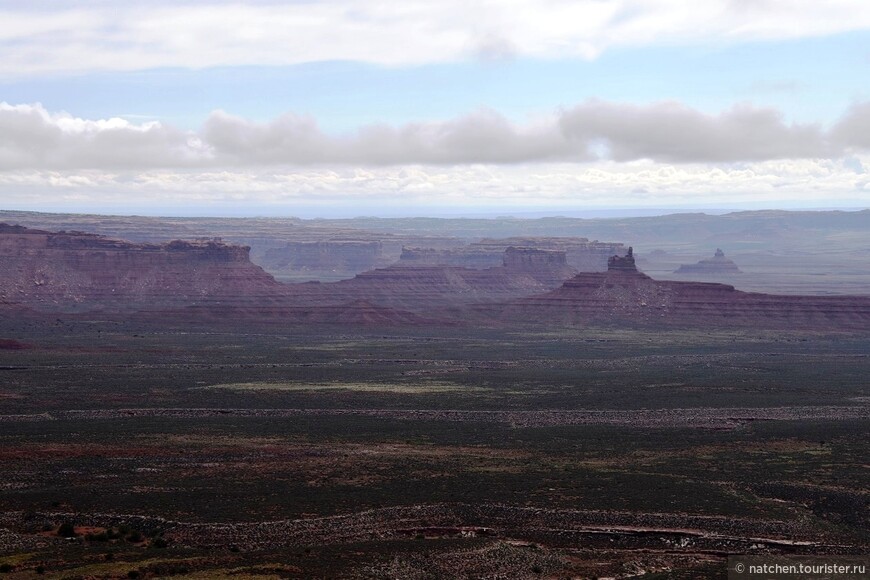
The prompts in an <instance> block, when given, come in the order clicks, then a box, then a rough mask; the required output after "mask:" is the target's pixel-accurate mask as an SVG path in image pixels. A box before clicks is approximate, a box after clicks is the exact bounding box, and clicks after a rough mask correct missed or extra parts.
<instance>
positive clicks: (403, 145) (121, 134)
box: [0, 100, 870, 171]
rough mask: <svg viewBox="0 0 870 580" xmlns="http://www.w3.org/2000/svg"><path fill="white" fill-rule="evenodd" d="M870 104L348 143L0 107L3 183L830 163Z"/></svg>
mask: <svg viewBox="0 0 870 580" xmlns="http://www.w3.org/2000/svg"><path fill="white" fill-rule="evenodd" d="M868 134H870V104H867V103H863V104H856V105H854V106H853V107H852V108H851V109H849V110H848V111H847V112H846V114H845V115H844V116H843V117H842V119H841V120H840V121H839V122H838V123H836V124H835V126H834V127H833V129H831V130H824V129H823V128H822V127H820V126H818V125H799V124H789V123H786V122H784V121H783V119H782V116H781V115H780V114H779V113H778V112H777V111H776V110H773V109H763V108H753V107H750V106H748V105H740V106H736V107H733V108H731V109H730V110H727V111H724V112H722V113H720V114H718V115H710V114H706V113H701V112H699V111H697V110H694V109H691V108H689V107H687V106H685V105H682V104H680V103H676V102H663V103H654V104H650V105H630V104H622V103H610V102H605V101H596V100H592V101H587V102H584V103H581V104H579V105H577V106H575V107H572V108H569V109H565V110H562V111H558V112H556V113H554V114H553V115H552V116H551V117H549V118H543V119H539V120H538V121H536V122H534V123H529V124H525V125H517V124H514V123H511V122H509V121H508V120H507V119H506V118H504V117H503V116H501V115H499V114H498V113H496V112H494V111H491V110H480V111H477V112H474V113H472V114H468V115H465V116H462V117H458V118H455V119H451V120H447V121H438V122H435V121H431V122H416V123H408V124H405V125H401V126H391V125H386V124H375V125H368V126H364V127H362V128H360V129H359V130H357V131H356V132H353V133H350V134H345V135H330V134H327V133H325V132H324V131H322V130H321V129H320V128H319V127H318V125H317V122H316V120H315V119H313V118H310V117H300V116H296V115H292V114H287V115H282V116H280V117H278V118H276V119H274V120H272V121H270V122H266V123H258V122H253V121H249V120H247V119H243V118H240V117H235V116H232V115H229V114H227V113H225V112H222V111H216V112H214V113H212V114H211V115H210V116H209V117H208V119H206V121H205V123H204V124H203V126H202V128H201V129H200V130H199V131H182V130H180V129H177V128H174V127H172V126H170V125H166V124H163V123H160V122H155V121H149V122H145V123H141V124H134V123H131V122H129V121H126V120H124V119H117V118H113V119H100V120H89V119H81V118H77V117H73V116H71V115H69V114H66V113H51V112H49V111H47V110H46V109H45V108H44V107H42V106H41V105H38V104H37V105H8V104H6V103H0V171H13V170H17V169H41V170H69V169H101V170H109V171H113V170H121V169H159V168H200V169H213V168H217V167H231V168H240V167H281V166H297V167H302V166H324V165H344V166H358V167H367V166H382V165H409V164H423V165H469V164H522V163H544V162H557V161H570V162H574V163H589V162H591V161H595V160H613V161H618V162H629V161H636V160H641V159H650V160H653V161H658V162H664V163H675V164H687V163H719V164H722V163H737V162H745V161H767V160H775V159H812V158H819V159H824V158H828V159H832V158H838V157H840V156H842V155H844V154H847V153H849V152H861V151H866V150H868V149H870V141H868V138H867V135H868Z"/></svg>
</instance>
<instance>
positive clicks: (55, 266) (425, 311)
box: [0, 226, 576, 325]
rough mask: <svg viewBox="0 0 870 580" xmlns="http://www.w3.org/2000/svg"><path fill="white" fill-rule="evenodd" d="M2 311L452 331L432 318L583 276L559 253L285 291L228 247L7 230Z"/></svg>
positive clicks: (402, 270)
mask: <svg viewBox="0 0 870 580" xmlns="http://www.w3.org/2000/svg"><path fill="white" fill-rule="evenodd" d="M0 257H2V260H3V264H4V268H3V270H2V272H0V306H3V305H5V306H6V307H7V308H12V309H14V310H15V311H16V312H17V313H23V312H25V311H30V310H32V311H35V312H36V313H40V312H41V313H83V312H95V311H99V312H102V313H104V314H111V313H118V314H122V315H125V316H126V315H131V314H133V313H140V314H141V313H145V314H144V316H146V317H148V316H153V317H156V318H159V317H161V316H165V317H166V318H167V319H172V320H187V319H200V320H204V321H220V320H221V319H227V318H230V319H235V318H244V319H257V320H261V321H264V322H266V321H276V322H277V321H283V322H300V323H323V324H345V323H346V324H384V325H394V324H426V323H432V322H434V321H438V322H449V321H448V320H447V319H446V318H444V317H439V316H432V315H430V312H431V311H432V310H433V309H439V308H441V309H449V308H461V307H463V306H466V305H469V304H476V303H485V302H499V301H502V302H503V301H508V300H512V299H515V298H518V297H521V296H528V295H532V294H536V293H540V292H545V291H547V290H550V289H553V288H556V287H558V286H559V285H560V284H561V283H562V282H563V281H564V280H566V279H568V278H570V277H571V276H573V275H574V274H575V273H576V272H575V271H574V270H572V269H571V268H569V267H567V266H565V256H564V254H563V253H559V252H549V251H541V250H529V249H512V250H511V251H510V252H507V253H505V255H504V256H503V262H504V265H502V266H498V267H496V268H489V269H486V270H473V269H468V268H454V267H446V266H422V267H417V268H414V267H391V268H382V269H374V270H371V271H369V272H365V273H362V274H359V275H357V276H356V277H354V278H352V279H349V280H343V281H340V282H330V283H297V284H282V283H279V282H277V281H275V279H274V278H272V276H270V275H269V274H267V273H266V272H264V271H263V270H262V269H261V268H260V267H258V266H255V265H254V264H252V263H251V262H250V260H249V257H248V248H246V247H240V246H232V245H227V244H224V243H223V242H221V241H220V240H200V241H193V242H188V241H173V242H168V243H165V244H146V243H131V242H125V241H121V240H115V239H111V238H106V237H103V236H97V235H93V234H84V233H80V232H58V233H51V232H45V231H41V230H29V229H26V228H21V227H15V226H2V227H0Z"/></svg>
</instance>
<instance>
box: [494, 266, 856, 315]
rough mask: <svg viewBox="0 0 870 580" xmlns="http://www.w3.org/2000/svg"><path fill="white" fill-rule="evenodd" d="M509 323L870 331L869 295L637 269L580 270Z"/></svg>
mask: <svg viewBox="0 0 870 580" xmlns="http://www.w3.org/2000/svg"><path fill="white" fill-rule="evenodd" d="M501 316H502V319H503V320H504V321H512V322H526V323H528V322H538V323H545V324H566V325H585V324H601V323H604V324H616V325H642V326H686V327H705V326H710V327H751V328H783V329H788V328H796V329H797V328H800V329H820V330H822V329H823V330H837V329H859V330H870V297H867V296H777V295H772V294H756V293H751V292H741V291H739V290H735V289H734V287H733V286H729V285H726V284H715V283H707V282H677V281H660V280H653V279H652V278H650V277H649V276H647V275H645V274H642V273H640V272H637V271H630V270H611V271H608V272H594V273H592V272H587V273H581V274H578V275H577V276H575V277H574V278H572V279H570V280H568V281H567V282H565V283H564V284H563V285H562V286H561V287H560V288H558V289H556V290H553V291H551V292H548V293H545V294H542V295H539V296H533V297H528V298H524V299H520V300H517V301H515V302H513V303H512V304H510V305H508V306H507V307H506V308H505V309H504V310H503V311H502V313H501Z"/></svg>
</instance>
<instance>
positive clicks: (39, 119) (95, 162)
mask: <svg viewBox="0 0 870 580" xmlns="http://www.w3.org/2000/svg"><path fill="white" fill-rule="evenodd" d="M207 157H208V151H207V150H206V149H205V148H204V146H203V145H202V143H201V142H200V141H199V140H198V139H197V137H196V136H195V135H190V134H186V133H185V132H182V131H180V130H178V129H174V128H172V127H169V126H166V125H163V124H161V123H158V122H149V123H145V124H141V125H134V124H131V123H129V122H128V121H125V120H124V119H118V118H112V119H102V120H96V121H93V120H87V119H80V118H76V117H73V116H71V115H68V114H66V113H57V114H51V113H49V112H48V111H46V110H45V109H44V108H43V107H42V106H41V105H14V106H13V105H9V104H7V103H0V170H13V169H21V168H45V169H70V168H99V169H115V168H145V167H179V166H188V165H195V164H201V163H202V162H204V161H205V160H206V158H207Z"/></svg>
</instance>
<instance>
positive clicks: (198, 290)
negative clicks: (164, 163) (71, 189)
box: [0, 225, 283, 312]
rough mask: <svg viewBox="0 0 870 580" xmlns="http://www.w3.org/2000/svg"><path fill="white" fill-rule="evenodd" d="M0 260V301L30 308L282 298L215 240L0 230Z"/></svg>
mask: <svg viewBox="0 0 870 580" xmlns="http://www.w3.org/2000/svg"><path fill="white" fill-rule="evenodd" d="M0 260H2V271H0V302H2V303H5V304H6V305H7V306H8V305H20V306H21V307H23V308H30V309H33V310H36V311H50V312H77V311H88V310H104V309H110V310H111V309H144V310H148V309H152V308H163V307H169V306H172V305H179V304H189V303H192V302H195V301H214V300H230V299H236V298H237V297H239V296H244V297H245V299H246V300H249V299H261V298H262V299H268V298H274V297H276V296H279V295H282V294H283V288H282V286H281V285H280V284H278V283H277V282H276V281H275V280H274V279H273V278H272V277H271V276H269V275H268V274H266V273H265V272H264V271H263V270H262V269H261V268H259V267H258V266H255V265H253V264H252V263H251V262H250V260H249V259H248V248H246V247H241V246H229V245H226V244H223V243H221V242H220V241H217V240H203V241H196V242H179V241H176V242H169V243H166V244H136V243H131V242H125V241H121V240H113V239H111V238H106V237H103V236H97V235H93V234H84V233H80V232H58V233H52V232H45V231H40V230H29V229H26V228H21V227H17V226H7V225H0Z"/></svg>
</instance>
